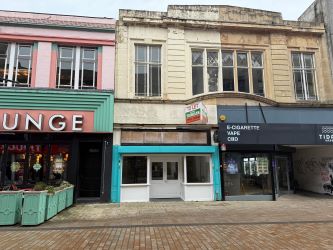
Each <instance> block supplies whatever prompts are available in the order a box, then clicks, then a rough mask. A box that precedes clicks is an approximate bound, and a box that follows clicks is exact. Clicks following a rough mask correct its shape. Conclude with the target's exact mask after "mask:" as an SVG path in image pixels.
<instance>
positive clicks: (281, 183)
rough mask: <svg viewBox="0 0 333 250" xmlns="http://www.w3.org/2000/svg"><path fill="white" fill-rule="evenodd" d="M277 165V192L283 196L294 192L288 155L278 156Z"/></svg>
mask: <svg viewBox="0 0 333 250" xmlns="http://www.w3.org/2000/svg"><path fill="white" fill-rule="evenodd" d="M275 159H276V167H275V185H276V194H277V195H278V196H281V195H283V194H290V193H292V188H293V187H292V183H293V182H292V171H291V170H292V169H291V164H290V159H289V157H288V156H277V157H276V158H275Z"/></svg>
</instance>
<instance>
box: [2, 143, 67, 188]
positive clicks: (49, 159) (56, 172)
mask: <svg viewBox="0 0 333 250" xmlns="http://www.w3.org/2000/svg"><path fill="white" fill-rule="evenodd" d="M4 149H5V147H4V146H2V145H0V166H3V170H4V173H1V178H0V180H1V181H2V182H1V184H2V185H11V184H15V185H16V186H23V187H28V188H29V187H32V186H33V185H34V184H35V183H37V182H39V181H42V182H46V183H49V182H50V183H51V184H59V183H60V182H61V181H62V180H66V179H67V169H68V165H67V162H68V160H69V155H70V147H69V145H49V144H47V145H38V144H33V145H26V144H9V145H8V146H7V148H6V150H4ZM4 152H7V154H4ZM2 174H3V175H4V176H2Z"/></svg>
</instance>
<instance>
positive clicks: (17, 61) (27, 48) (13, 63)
mask: <svg viewBox="0 0 333 250" xmlns="http://www.w3.org/2000/svg"><path fill="white" fill-rule="evenodd" d="M32 48H33V45H32V44H20V43H4V42H0V86H7V87H30V84H31V71H32Z"/></svg>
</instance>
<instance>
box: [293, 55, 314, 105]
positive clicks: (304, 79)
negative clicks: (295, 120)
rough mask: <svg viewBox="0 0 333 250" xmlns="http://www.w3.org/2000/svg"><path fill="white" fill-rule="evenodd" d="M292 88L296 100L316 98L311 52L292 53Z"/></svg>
mask: <svg viewBox="0 0 333 250" xmlns="http://www.w3.org/2000/svg"><path fill="white" fill-rule="evenodd" d="M291 56H292V64H293V75H294V88H295V94H296V99H297V100H317V90H316V74H315V64H314V58H313V54H309V53H298V52H297V53H296V52H293V53H292V55H291Z"/></svg>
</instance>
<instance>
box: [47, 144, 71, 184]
mask: <svg viewBox="0 0 333 250" xmlns="http://www.w3.org/2000/svg"><path fill="white" fill-rule="evenodd" d="M69 160H70V146H69V145H51V149H50V175H49V180H50V181H51V182H59V183H60V182H61V181H62V180H67V172H68V168H69V164H68V163H69Z"/></svg>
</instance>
